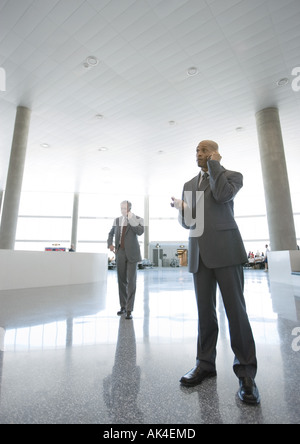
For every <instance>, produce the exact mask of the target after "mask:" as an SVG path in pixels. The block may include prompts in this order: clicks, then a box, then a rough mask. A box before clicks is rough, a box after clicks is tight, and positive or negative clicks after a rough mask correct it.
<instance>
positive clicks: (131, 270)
mask: <svg viewBox="0 0 300 444" xmlns="http://www.w3.org/2000/svg"><path fill="white" fill-rule="evenodd" d="M122 220H123V217H122V216H121V217H119V218H117V219H115V221H114V224H113V226H112V229H111V230H110V232H109V235H108V240H107V246H108V248H109V247H110V246H111V245H113V243H114V239H115V248H116V262H117V272H118V283H119V297H120V306H121V308H124V309H126V310H127V311H130V312H132V311H133V308H134V301H135V293H136V278H137V263H138V262H140V261H141V260H142V256H141V250H140V245H139V242H138V236H141V235H142V234H143V233H144V219H142V218H140V217H138V216H136V215H134V214H133V215H132V218H131V219H129V220H127V228H126V233H125V239H124V248H121V245H120V244H121V237H122Z"/></svg>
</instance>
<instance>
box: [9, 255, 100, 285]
mask: <svg viewBox="0 0 300 444" xmlns="http://www.w3.org/2000/svg"><path fill="white" fill-rule="evenodd" d="M106 279H107V254H94V253H64V252H40V251H12V250H0V290H13V289H21V288H37V287H51V286H59V285H76V284H85V283H90V282H100V281H106Z"/></svg>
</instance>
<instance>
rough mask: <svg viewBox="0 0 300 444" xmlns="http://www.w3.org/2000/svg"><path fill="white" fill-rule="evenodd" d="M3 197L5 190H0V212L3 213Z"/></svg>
mask: <svg viewBox="0 0 300 444" xmlns="http://www.w3.org/2000/svg"><path fill="white" fill-rule="evenodd" d="M2 199H3V190H0V214H1V208H2Z"/></svg>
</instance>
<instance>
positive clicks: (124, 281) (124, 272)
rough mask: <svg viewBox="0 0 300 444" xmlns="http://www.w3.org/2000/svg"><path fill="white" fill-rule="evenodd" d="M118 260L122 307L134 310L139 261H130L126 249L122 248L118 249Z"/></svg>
mask: <svg viewBox="0 0 300 444" xmlns="http://www.w3.org/2000/svg"><path fill="white" fill-rule="evenodd" d="M116 260H117V273H118V284H119V297H120V307H121V308H125V309H126V310H127V311H133V307H134V300H135V293H136V279H137V262H129V261H128V259H127V256H126V251H125V249H122V248H120V249H119V250H118V253H117V257H116Z"/></svg>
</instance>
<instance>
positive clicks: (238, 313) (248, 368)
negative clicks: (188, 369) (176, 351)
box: [194, 257, 257, 378]
mask: <svg viewBox="0 0 300 444" xmlns="http://www.w3.org/2000/svg"><path fill="white" fill-rule="evenodd" d="M217 284H218V285H219V288H220V291H221V294H222V299H223V303H224V307H225V311H226V315H227V318H228V321H229V331H230V339H231V348H232V350H233V352H234V354H235V357H234V363H233V369H234V372H235V374H236V375H237V377H238V378H240V377H246V376H249V377H252V378H255V376H256V373H257V359H256V349H255V342H254V338H253V334H252V329H251V326H250V322H249V319H248V315H247V311H246V303H245V298H244V271H243V267H242V265H234V266H230V267H223V268H215V269H210V268H207V267H206V266H205V265H204V263H203V261H202V259H201V257H200V265H199V270H198V273H196V274H194V285H195V292H196V299H197V306H198V317H199V330H198V347H197V364H198V365H199V364H200V366H201V367H202V368H203V369H204V370H208V371H215V369H216V366H215V361H216V356H217V351H216V347H217V339H218V333H219V327H218V319H217V313H216V290H217Z"/></svg>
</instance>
